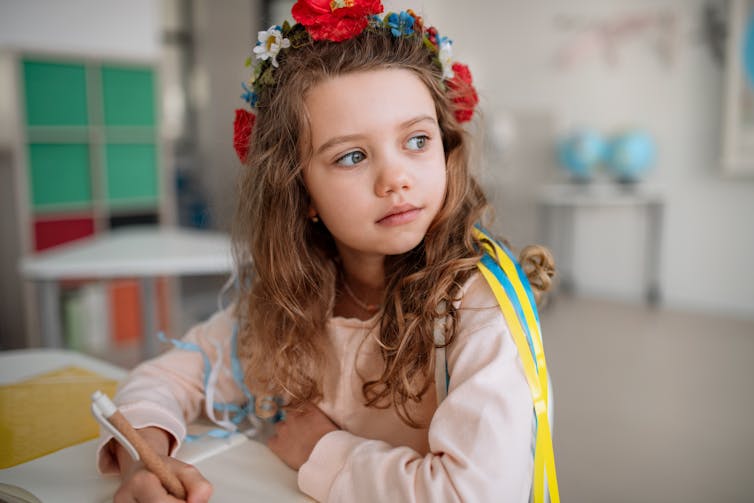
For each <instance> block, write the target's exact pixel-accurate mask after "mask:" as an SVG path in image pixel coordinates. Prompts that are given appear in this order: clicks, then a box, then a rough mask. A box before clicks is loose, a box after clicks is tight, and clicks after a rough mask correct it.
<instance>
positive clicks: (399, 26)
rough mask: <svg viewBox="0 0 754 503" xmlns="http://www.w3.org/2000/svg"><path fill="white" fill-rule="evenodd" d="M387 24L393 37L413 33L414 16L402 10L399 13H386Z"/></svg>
mask: <svg viewBox="0 0 754 503" xmlns="http://www.w3.org/2000/svg"><path fill="white" fill-rule="evenodd" d="M387 24H388V26H389V27H390V32H391V33H392V34H393V36H394V37H400V36H401V35H411V34H412V33H414V17H413V16H412V15H411V14H409V13H408V12H406V11H402V12H401V13H400V14H396V13H395V12H391V13H390V14H388V16H387Z"/></svg>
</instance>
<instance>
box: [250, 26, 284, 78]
mask: <svg viewBox="0 0 754 503" xmlns="http://www.w3.org/2000/svg"><path fill="white" fill-rule="evenodd" d="M290 46H291V41H290V40H288V39H287V38H283V34H282V33H281V31H280V27H279V26H271V27H270V29H269V30H267V31H260V32H259V42H257V45H256V47H254V54H256V55H257V58H259V59H261V60H262V61H264V60H266V59H268V58H272V66H274V67H275V68H277V67H278V60H277V55H278V53H279V52H280V49H287V48H288V47H290Z"/></svg>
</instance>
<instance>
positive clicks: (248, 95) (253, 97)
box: [241, 82, 259, 108]
mask: <svg viewBox="0 0 754 503" xmlns="http://www.w3.org/2000/svg"><path fill="white" fill-rule="evenodd" d="M241 87H243V91H244V92H243V94H242V95H241V99H242V100H244V101H245V102H246V103H248V104H249V105H250V106H251V108H254V107H255V106H257V101H259V96H257V93H255V92H254V91H252V90H251V89H249V88H248V87H247V86H246V84H245V83H243V82H241Z"/></svg>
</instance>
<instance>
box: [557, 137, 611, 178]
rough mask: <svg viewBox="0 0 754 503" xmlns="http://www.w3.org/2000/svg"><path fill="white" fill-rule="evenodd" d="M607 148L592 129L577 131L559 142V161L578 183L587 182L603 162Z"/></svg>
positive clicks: (601, 138)
mask: <svg viewBox="0 0 754 503" xmlns="http://www.w3.org/2000/svg"><path fill="white" fill-rule="evenodd" d="M606 147H607V144H606V142H605V140H604V139H603V137H602V135H601V134H599V133H598V132H596V131H594V130H591V129H583V130H579V131H575V132H573V133H571V134H569V135H568V136H566V137H564V138H563V139H562V140H561V141H559V142H558V147H557V150H558V151H557V154H558V160H559V161H560V164H561V165H562V166H563V167H564V168H565V169H566V171H568V173H569V174H570V175H571V176H572V177H573V178H574V179H575V180H576V181H581V182H586V181H589V180H590V179H591V178H592V176H593V175H594V171H595V169H596V167H597V165H598V164H599V163H600V162H601V161H602V160H603V158H604V156H605V151H606Z"/></svg>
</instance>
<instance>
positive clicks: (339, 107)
mask: <svg viewBox="0 0 754 503" xmlns="http://www.w3.org/2000/svg"><path fill="white" fill-rule="evenodd" d="M304 104H305V106H306V112H307V114H308V119H309V124H310V130H311V141H312V159H311V161H310V162H309V164H308V165H307V166H305V167H304V172H303V174H304V183H305V185H306V188H307V190H308V191H309V195H310V197H311V201H312V206H311V208H310V213H311V214H314V213H315V212H316V214H317V215H319V218H320V219H321V220H322V222H323V223H324V225H325V226H326V227H327V229H328V230H329V231H330V233H331V234H332V236H333V238H334V239H335V242H336V244H337V246H338V250H339V252H340V254H341V255H342V256H343V255H350V256H351V257H352V258H364V257H365V256H385V255H395V254H400V253H404V252H407V251H409V250H411V249H412V248H414V247H415V246H416V245H418V244H419V243H420V242H421V240H422V238H423V237H424V235H425V234H426V232H427V229H428V228H429V225H430V224H431V223H432V220H433V219H434V217H435V215H437V212H438V211H439V210H440V207H441V206H442V203H443V200H444V198H445V186H446V171H445V153H444V151H443V145H442V138H441V135H440V128H439V125H438V122H437V114H436V112H435V103H434V100H433V99H432V96H431V94H430V92H429V90H428V89H427V87H426V86H425V85H424V83H423V82H422V81H421V80H420V79H419V77H417V76H416V75H415V74H414V73H412V72H411V71H409V70H404V69H380V70H372V71H364V72H357V73H352V74H347V75H341V76H338V77H335V78H332V79H330V80H326V81H324V82H322V83H320V84H318V85H316V86H315V87H314V88H312V89H311V90H310V91H309V92H308V93H307V95H306V96H305V99H304Z"/></svg>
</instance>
